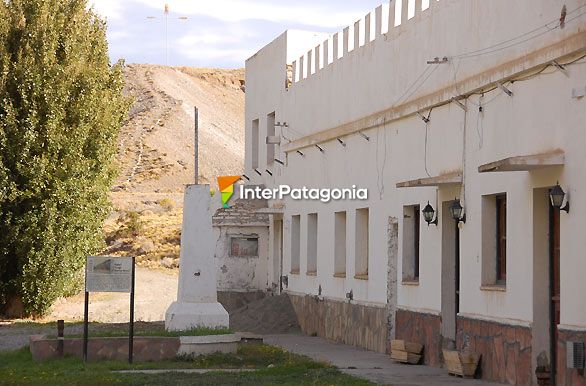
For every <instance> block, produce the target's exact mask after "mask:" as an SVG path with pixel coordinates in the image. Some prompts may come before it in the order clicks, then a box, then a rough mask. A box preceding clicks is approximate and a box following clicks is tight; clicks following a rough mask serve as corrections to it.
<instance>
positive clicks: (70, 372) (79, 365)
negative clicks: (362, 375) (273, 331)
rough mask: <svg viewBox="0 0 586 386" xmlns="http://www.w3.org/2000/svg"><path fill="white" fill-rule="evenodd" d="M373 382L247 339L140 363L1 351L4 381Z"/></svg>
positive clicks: (0, 382)
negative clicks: (191, 355)
mask: <svg viewBox="0 0 586 386" xmlns="http://www.w3.org/2000/svg"><path fill="white" fill-rule="evenodd" d="M186 368H194V369H195V368H204V369H210V368H211V369H219V370H220V369H226V368H246V369H258V370H257V371H254V372H245V373H221V372H214V373H207V374H182V373H164V374H119V373H114V372H112V371H115V370H129V369H135V370H139V369H186ZM275 384H278V385H300V384H308V385H371V383H369V382H367V381H363V380H360V379H357V378H354V377H351V376H349V375H345V374H343V373H341V372H340V371H339V370H338V369H336V368H333V367H330V366H328V365H326V364H322V363H316V362H313V361H311V360H310V359H308V358H306V357H304V356H300V355H296V354H291V353H288V352H285V351H283V350H281V349H279V348H276V347H271V346H267V345H263V344H243V345H240V346H239V348H238V352H237V354H212V355H208V356H201V357H197V358H195V359H187V358H178V359H176V360H174V361H163V362H156V363H154V362H149V363H137V364H134V365H129V364H127V363H124V362H95V363H88V364H84V363H83V362H82V361H81V360H79V359H76V358H65V359H61V360H51V361H46V362H35V361H33V359H32V357H31V354H30V352H29V350H28V348H26V349H22V350H18V351H10V352H0V385H43V386H50V385H67V386H69V385H100V386H101V385H275Z"/></svg>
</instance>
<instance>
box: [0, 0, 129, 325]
mask: <svg viewBox="0 0 586 386" xmlns="http://www.w3.org/2000/svg"><path fill="white" fill-rule="evenodd" d="M122 69H123V63H122V62H119V63H117V64H115V65H113V66H111V65H110V63H109V57H108V46H107V42H106V24H105V22H104V21H103V20H101V19H100V18H99V17H98V16H96V14H95V13H94V12H93V11H92V10H90V9H88V7H87V1H86V0H10V1H2V2H0V98H1V100H0V308H3V306H5V305H6V304H7V302H8V301H9V300H13V299H22V302H23V304H24V311H25V313H26V314H36V315H40V314H43V313H44V312H46V310H47V309H48V307H49V306H50V305H51V303H52V302H53V301H54V300H55V299H56V298H57V297H59V296H62V295H64V294H66V293H67V292H71V291H72V287H71V286H72V283H75V282H77V281H78V279H79V277H78V273H79V272H80V270H81V269H82V268H83V266H84V262H85V257H86V256H87V255H90V254H94V253H97V252H98V251H100V250H101V249H102V248H103V233H102V224H103V221H104V220H105V218H106V216H107V215H108V213H109V204H108V196H107V193H108V190H109V187H110V185H111V182H112V179H113V177H114V168H113V162H112V161H113V159H114V157H115V152H116V149H117V136H118V132H119V128H120V126H121V124H122V122H123V120H124V119H125V117H126V115H127V111H128V107H129V101H128V100H127V99H126V98H125V97H123V95H122V89H123V86H124V78H123V74H122Z"/></svg>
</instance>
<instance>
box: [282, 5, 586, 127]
mask: <svg viewBox="0 0 586 386" xmlns="http://www.w3.org/2000/svg"><path fill="white" fill-rule="evenodd" d="M562 7H565V11H564V9H563V8H562ZM585 20H586V3H585V2H584V0H568V1H566V2H564V3H562V2H557V1H550V0H515V1H511V0H491V1H486V0H430V2H429V4H427V3H424V0H398V1H391V2H390V3H389V4H385V5H382V6H379V7H377V8H376V10H375V11H373V12H370V13H368V14H367V15H366V16H365V17H363V18H361V19H360V20H358V21H356V22H355V23H354V24H353V25H351V26H349V27H347V28H345V29H344V30H343V31H342V32H338V33H336V34H334V35H333V36H332V37H331V38H328V39H325V40H324V41H323V42H322V43H321V44H319V45H317V46H314V47H308V51H307V52H306V53H305V54H304V55H303V56H301V57H300V58H298V59H297V60H295V61H293V62H292V63H291V64H292V69H291V74H292V76H291V81H292V83H291V85H290V87H289V98H288V99H289V101H290V103H291V105H290V107H291V109H288V111H289V112H290V113H291V116H287V117H285V119H286V120H287V122H288V123H289V126H290V127H291V130H294V131H295V133H296V138H300V137H302V136H303V135H310V134H312V133H316V132H319V131H322V130H325V129H330V128H334V127H337V126H339V125H342V124H344V123H347V122H351V121H354V120H357V119H360V118H363V117H365V116H368V115H369V114H373V113H375V112H379V111H382V110H385V109H388V108H389V107H393V106H400V105H401V104H403V103H406V102H408V101H414V100H417V99H418V98H420V97H422V96H426V95H431V94H433V93H434V92H437V91H438V90H441V89H443V88H447V87H450V86H452V85H454V84H456V83H457V82H462V81H465V80H467V79H469V78H472V77H474V76H477V75H479V74H484V75H483V77H484V78H483V80H484V79H485V81H486V82H485V84H490V83H491V82H494V81H497V80H500V79H502V78H503V74H502V71H501V70H499V66H503V65H504V64H506V63H509V62H511V61H513V60H516V59H522V58H524V57H525V56H528V55H529V54H531V53H534V52H537V51H540V50H546V49H547V48H548V47H550V46H553V45H554V44H555V43H558V42H560V41H562V40H564V39H568V38H570V37H571V36H575V35H576V34H577V33H579V32H580V31H584V21H585ZM563 54H566V53H565V52H560V56H561V55H563ZM544 56H545V55H544ZM444 57H445V58H446V59H447V60H446V61H445V62H444V61H443V58H444ZM553 57H555V53H553ZM435 58H438V59H439V60H438V61H435ZM434 62H435V63H434ZM533 65H535V64H533ZM525 66H527V67H525ZM529 67H530V65H529V64H526V63H525V62H523V60H520V61H519V62H518V64H517V65H516V67H515V71H518V72H521V71H523V70H526V69H528V68H529ZM284 69H285V65H283V71H284ZM457 96H458V94H454V95H453V97H457ZM317 100H321V101H329V106H326V105H324V104H322V103H320V104H316V101H317ZM317 106H319V109H320V110H319V111H317V110H316V107H317ZM429 107H431V106H424V105H422V106H421V108H422V109H423V108H429Z"/></svg>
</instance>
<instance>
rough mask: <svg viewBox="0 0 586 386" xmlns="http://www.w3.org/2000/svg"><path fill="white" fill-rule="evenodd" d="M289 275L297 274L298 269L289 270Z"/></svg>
mask: <svg viewBox="0 0 586 386" xmlns="http://www.w3.org/2000/svg"><path fill="white" fill-rule="evenodd" d="M289 273H290V274H291V275H299V270H291V272H289Z"/></svg>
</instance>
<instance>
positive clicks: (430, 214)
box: [421, 201, 438, 226]
mask: <svg viewBox="0 0 586 386" xmlns="http://www.w3.org/2000/svg"><path fill="white" fill-rule="evenodd" d="M421 213H422V214H423V219H424V220H425V222H426V223H427V226H430V225H431V224H433V225H435V226H437V224H438V220H437V216H436V215H435V210H434V209H433V206H431V204H430V203H429V201H427V205H426V206H425V208H423V211H422V212H421ZM434 217H435V220H434Z"/></svg>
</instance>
